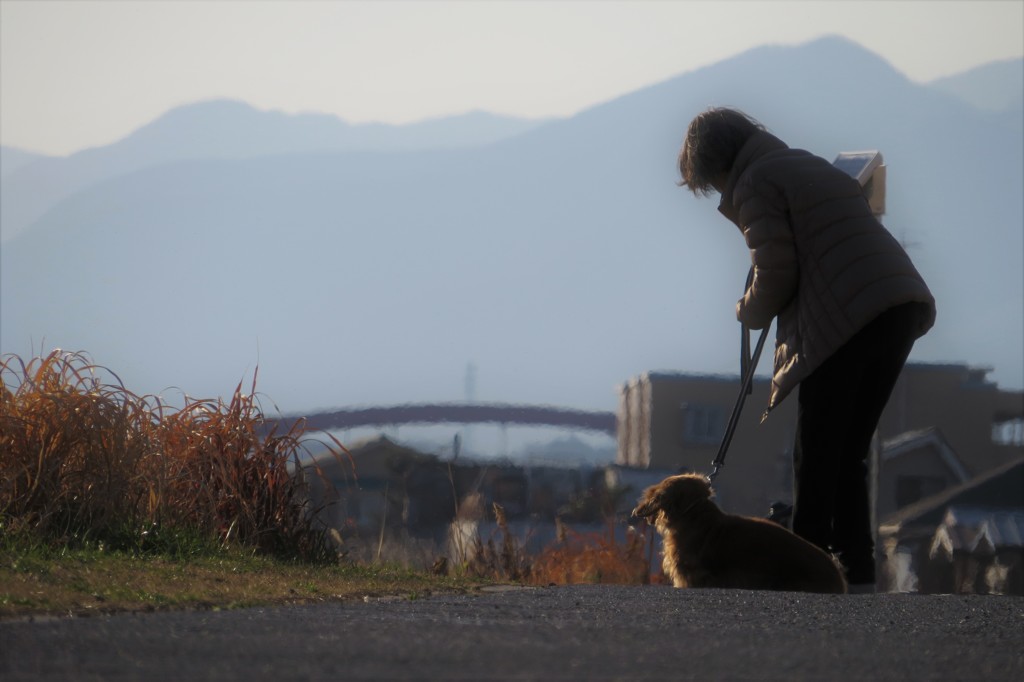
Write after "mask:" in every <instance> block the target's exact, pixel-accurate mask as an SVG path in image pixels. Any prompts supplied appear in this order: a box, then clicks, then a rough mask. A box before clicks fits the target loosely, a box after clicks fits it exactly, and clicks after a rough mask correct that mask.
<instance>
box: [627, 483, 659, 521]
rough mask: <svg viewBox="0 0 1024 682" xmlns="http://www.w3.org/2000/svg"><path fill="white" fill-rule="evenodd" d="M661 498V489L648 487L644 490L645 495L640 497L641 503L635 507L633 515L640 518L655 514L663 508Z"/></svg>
mask: <svg viewBox="0 0 1024 682" xmlns="http://www.w3.org/2000/svg"><path fill="white" fill-rule="evenodd" d="M661 498H662V496H661V490H654V489H653V488H648V489H647V490H645V491H644V494H643V497H641V498H640V504H638V505H637V506H636V508H635V509H633V516H636V517H638V518H647V517H648V516H654V515H655V514H657V513H658V511H659V510H660V509H661V502H662V499H661Z"/></svg>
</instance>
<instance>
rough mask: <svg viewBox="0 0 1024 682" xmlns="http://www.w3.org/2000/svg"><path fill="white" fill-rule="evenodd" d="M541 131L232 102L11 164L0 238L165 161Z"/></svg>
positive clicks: (509, 123)
mask: <svg viewBox="0 0 1024 682" xmlns="http://www.w3.org/2000/svg"><path fill="white" fill-rule="evenodd" d="M542 124H543V121H534V120H527V119H518V118H511V117H505V116H495V115H493V114H487V113H482V112H473V113H469V114H463V115H461V116H452V117H447V118H439V119H432V120H427V121H421V122H419V123H412V124H408V125H403V126H395V125H385V124H381V123H369V124H359V125H352V124H349V123H346V122H344V121H342V120H341V119H340V118H338V117H336V116H331V115H326V114H295V115H291V114H285V113H283V112H280V111H261V110H258V109H255V108H253V107H251V106H249V105H248V104H245V103H243V102H238V101H234V100H213V101H206V102H200V103H197V104H190V105H185V106H181V107H177V108H175V109H172V110H171V111H169V112H167V113H166V114H164V115H163V116H161V117H160V118H158V119H157V120H155V121H153V122H152V123H150V124H148V125H146V126H143V127H142V128H140V129H139V130H137V131H135V132H133V133H132V134H130V135H128V136H127V137H125V138H124V139H122V140H120V141H118V142H115V143H113V144H111V145H108V146H105V147H97V148H94V149H87V150H84V151H81V152H78V153H76V154H72V155H71V156H68V157H45V158H42V159H41V160H39V159H36V161H37V162H36V163H31V164H30V163H26V162H25V161H27V160H28V159H26V160H25V161H22V160H20V159H21V157H20V156H15V157H14V158H15V159H16V160H17V162H18V164H19V166H18V168H16V169H15V170H17V171H18V172H12V173H11V175H10V177H7V173H6V171H5V174H4V183H3V185H2V186H0V199H2V201H0V238H3V239H5V240H6V239H10V238H11V237H13V236H14V235H16V234H18V233H19V232H21V231H22V230H23V229H25V228H26V227H28V226H29V225H31V224H32V223H33V222H35V221H36V220H37V219H39V218H40V217H41V216H42V215H43V214H44V213H45V212H46V211H47V210H48V209H49V208H50V207H51V206H53V205H54V204H56V203H57V202H58V201H60V200H61V199H64V198H65V197H68V196H71V195H72V194H74V193H75V192H78V191H80V190H83V189H85V188H87V187H89V186H91V185H93V184H95V183H97V182H102V181H103V180H107V179H109V178H113V177H116V176H118V175H123V174H125V173H130V172H133V171H136V170H140V169H143V168H148V167H150V166H157V165H160V164H163V163H168V162H171V161H180V160H185V159H245V158H254V157H259V156H271V155H280V154H292V153H307V152H310V153H312V152H317V153H320V152H342V151H367V150H372V151H418V150H423V149H457V148H463V147H474V146H480V145H485V144H489V143H492V142H495V141H497V140H500V139H503V138H506V137H510V136H514V135H518V134H519V133H522V132H525V131H528V130H531V129H533V128H535V127H537V126H539V125H542ZM17 153H18V152H15V154H17Z"/></svg>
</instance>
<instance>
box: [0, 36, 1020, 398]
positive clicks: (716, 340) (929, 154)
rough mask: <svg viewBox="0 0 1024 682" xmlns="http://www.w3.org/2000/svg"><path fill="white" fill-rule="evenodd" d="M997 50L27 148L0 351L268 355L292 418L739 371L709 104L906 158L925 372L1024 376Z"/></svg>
mask: <svg viewBox="0 0 1024 682" xmlns="http://www.w3.org/2000/svg"><path fill="white" fill-rule="evenodd" d="M1018 66H1019V65H1018ZM992 67H993V68H992V69H986V68H983V69H979V70H975V71H974V72H973V75H972V74H971V72H969V73H967V74H964V75H963V77H962V78H958V79H957V78H954V79H944V82H943V83H939V84H937V85H932V84H917V83H914V82H912V81H910V80H909V79H907V78H906V77H905V76H904V75H902V74H901V73H899V72H898V71H896V70H895V69H894V68H893V67H892V66H891V65H890V64H888V63H887V62H886V61H884V60H883V59H881V58H880V57H878V56H877V55H875V54H873V53H871V52H869V51H867V50H865V49H864V48H862V47H861V46H859V45H857V44H855V43H852V42H850V41H848V40H845V39H841V38H834V37H830V38H824V39H819V40H816V41H813V42H809V43H806V44H803V45H799V46H795V47H794V46H788V47H782V46H765V47H761V48H756V49H754V50H751V51H749V52H746V53H743V54H741V55H738V56H736V57H734V58H731V59H728V60H725V61H722V62H719V63H717V64H714V65H711V66H708V67H705V68H701V69H698V70H695V71H690V72H686V73H682V74H681V75H679V76H677V77H675V78H672V79H669V80H667V81H664V82H662V83H659V84H656V85H653V86H650V87H647V88H644V89H641V90H638V91H635V92H631V93H627V94H624V95H623V96H621V97H618V98H616V99H614V100H611V101H609V102H605V103H603V104H600V105H598V106H595V107H592V108H590V109H588V110H586V111H583V112H581V113H580V114H578V115H576V116H573V117H571V118H566V119H561V120H548V121H521V120H516V119H502V118H500V117H493V116H490V115H487V114H474V115H469V116H466V117H459V118H454V119H450V120H439V121H433V122H427V123H424V124H419V125H418V126H408V127H407V126H399V127H394V126H392V127H388V126H380V127H375V126H370V127H357V126H349V125H348V124H345V123H344V122H341V121H340V120H338V119H335V118H333V117H328V116H316V115H303V116H290V115H286V114H281V113H279V112H264V111H257V110H255V109H253V108H252V107H250V106H248V105H246V104H244V103H241V102H230V101H215V102H204V103H198V104H195V105H190V106H185V107H181V108H178V109H175V110H172V111H171V112H169V113H168V114H166V115H165V116H163V117H161V118H160V119H158V120H157V121H154V122H153V123H151V124H150V125H148V126H146V127H143V128H142V129H140V130H138V131H136V132H135V133H133V134H132V135H130V136H128V137H127V138H125V139H124V140H122V141H120V142H117V143H115V144H112V145H109V146H106V147H101V148H96V149H91V150H87V151H84V152H80V153H78V154H74V155H71V156H69V157H64V158H53V157H45V158H36V157H31V156H30V157H28V158H25V157H24V156H18V157H15V156H9V150H8V149H4V150H3V152H2V153H3V158H4V164H5V165H4V169H3V177H2V182H0V192H2V216H0V217H2V222H0V227H2V230H3V236H4V240H3V244H2V249H0V265H2V269H0V302H2V306H0V351H2V352H5V353H9V352H15V353H18V354H21V355H22V356H23V357H28V356H30V355H34V354H36V353H38V352H40V351H41V350H44V349H46V350H48V349H49V348H52V347H55V346H59V347H62V348H65V349H69V350H85V351H87V352H89V353H90V355H91V356H92V357H93V359H94V360H95V361H96V362H97V363H99V364H102V365H105V366H108V367H110V368H111V369H112V370H114V371H115V372H117V374H118V375H119V376H120V377H121V379H122V380H124V382H125V385H126V386H127V387H128V388H130V389H132V390H133V391H136V392H140V393H156V392H164V391H166V389H168V388H169V387H181V389H182V390H185V391H187V392H188V393H189V394H190V395H196V396H207V395H210V396H215V395H224V394H225V393H227V392H229V391H230V390H231V389H232V388H233V387H234V385H235V384H236V383H238V381H239V380H242V379H245V378H247V377H251V376H252V374H253V373H254V372H255V371H256V368H257V367H258V374H259V376H258V385H257V388H258V390H260V391H261V392H262V393H264V394H265V395H266V396H268V397H269V398H270V399H271V400H272V401H273V403H274V404H275V405H276V406H277V407H278V408H279V409H281V410H282V411H285V412H296V411H303V410H313V409H317V408H320V407H330V406H342V405H363V404H391V403H402V402H420V401H445V400H458V399H460V398H462V397H463V393H464V390H465V387H464V383H463V379H464V375H465V370H466V366H467V363H473V364H474V365H475V367H476V368H477V377H478V386H477V389H476V392H477V396H478V397H479V399H481V400H495V401H508V402H525V403H548V404H556V405H562V406H568V407H575V408H580V409H609V410H613V409H615V406H616V401H617V396H616V390H615V389H616V385H617V384H619V383H622V382H624V381H626V380H628V379H629V378H630V377H632V376H634V375H636V374H639V373H641V372H643V371H647V370H679V371H693V372H708V373H735V372H737V371H738V364H739V358H738V354H739V352H738V351H739V338H738V336H739V327H738V324H737V323H736V321H735V318H734V305H735V301H736V299H737V298H738V297H739V296H740V294H741V293H742V288H743V281H744V277H745V275H746V270H747V267H748V265H749V257H748V255H747V250H746V247H745V245H744V243H743V240H742V237H741V235H740V234H739V233H738V231H737V230H736V229H735V227H732V226H730V224H729V223H728V222H727V221H725V220H723V219H722V218H721V216H719V215H718V214H717V211H716V210H715V209H716V201H715V200H714V199H705V200H697V199H695V198H694V197H692V196H691V195H690V193H689V192H687V191H686V190H684V189H681V188H680V187H678V186H677V185H676V181H677V179H678V173H677V171H676V169H675V162H676V156H677V153H678V149H679V144H680V142H681V140H682V135H683V133H684V131H685V128H686V125H687V123H688V121H689V120H690V119H691V118H692V117H693V115H695V114H696V113H698V112H699V111H701V110H702V109H704V108H706V107H708V106H711V105H731V106H737V107H740V108H742V109H744V110H745V111H747V112H748V113H750V114H752V115H754V116H755V117H757V118H758V119H759V120H761V121H762V122H763V123H765V125H767V126H768V128H769V129H770V130H771V131H772V132H774V133H775V134H777V135H779V136H780V137H781V138H782V139H783V140H785V141H786V142H788V143H789V144H790V145H791V146H795V147H802V148H805V149H809V150H812V151H814V152H815V153H817V154H819V155H821V156H824V157H826V158H833V157H834V156H835V155H836V154H837V153H838V152H840V151H844V150H861V149H878V150H881V151H882V153H883V155H884V158H885V162H886V165H887V168H888V185H887V214H886V216H885V217H884V222H885V223H886V224H887V225H888V226H889V228H890V229H891V230H892V232H893V233H894V234H895V235H896V236H897V238H899V239H901V240H902V241H903V242H904V243H905V245H906V246H907V249H908V251H909V253H910V254H911V257H912V258H913V259H914V260H915V263H916V264H917V265H918V267H919V269H920V270H921V272H922V274H923V275H924V276H925V278H926V280H927V281H928V283H929V285H930V287H931V288H932V290H933V292H934V293H935V295H936V298H937V300H938V310H939V315H938V321H937V324H936V327H935V328H934V329H933V331H932V332H931V333H929V335H928V336H926V337H924V338H923V339H922V340H921V341H920V342H919V343H918V346H917V347H916V348H915V352H914V355H913V356H912V359H915V360H918V361H928V362H963V363H967V364H970V365H972V366H990V367H992V368H994V369H993V372H992V374H991V377H992V378H993V379H995V380H997V381H998V382H999V383H1000V385H1003V386H1007V387H1012V388H1020V387H1021V386H1022V385H1024V358H1022V355H1024V354H1022V348H1024V305H1022V303H1024V276H1022V273H1024V262H1022V261H1024V229H1022V226H1024V199H1022V192H1021V187H1022V186H1024V177H1022V169H1024V130H1022V128H1024V125H1022V122H1024V115H1022V114H1021V111H1020V105H1019V100H1015V99H1014V98H1012V97H1010V98H1004V100H1005V101H1003V102H1002V103H1001V104H1000V103H998V102H999V101H1000V100H998V98H993V97H989V98H988V99H981V100H980V99H978V98H979V95H978V94H977V93H976V92H975V91H978V90H979V89H980V91H986V92H988V91H992V92H998V91H999V90H1000V89H1003V90H1005V89H1007V88H1009V89H1010V90H1011V91H1013V88H1016V91H1017V92H1019V91H1020V85H1021V84H1020V82H1019V79H1018V81H1017V82H1016V83H1014V81H1013V79H1014V78H1017V76H1016V75H1015V74H1019V73H1020V71H1019V68H1018V70H1017V71H1013V70H1012V69H1009V70H1007V69H1003V67H1002V66H1001V65H998V64H997V65H992ZM1000 69H1002V70H1001V71H1000ZM993 71H999V72H1000V73H1002V74H1003V75H999V74H996V75H995V76H992V72H993ZM986 79H988V80H989V81H991V82H995V83H996V84H995V85H992V84H991V82H990V83H989V84H988V85H983V86H982V85H979V82H981V81H984V80H986ZM971 93H974V94H971ZM993 102H996V104H993ZM7 159H12V163H11V164H8V161H7ZM12 164H13V165H12ZM766 355H767V354H766ZM761 371H762V372H766V371H768V363H767V362H766V361H762V365H761Z"/></svg>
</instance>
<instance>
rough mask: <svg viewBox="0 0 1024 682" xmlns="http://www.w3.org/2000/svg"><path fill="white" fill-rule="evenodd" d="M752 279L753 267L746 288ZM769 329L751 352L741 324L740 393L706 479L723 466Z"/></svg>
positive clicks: (768, 327) (748, 339) (745, 327)
mask: <svg viewBox="0 0 1024 682" xmlns="http://www.w3.org/2000/svg"><path fill="white" fill-rule="evenodd" d="M753 281H754V268H750V272H749V273H748V274H747V289H749V288H750V285H751V284H752V283H753ZM770 329H771V324H770V323H769V324H768V325H767V326H766V327H765V328H764V329H762V330H761V336H760V337H758V339H757V344H756V345H755V346H754V352H753V353H751V352H750V329H748V328H747V325H743V326H742V328H741V329H740V332H741V336H740V378H741V380H742V382H741V385H740V395H739V397H738V398H737V400H736V406H735V407H733V409H732V415H730V417H729V423H728V424H727V425H726V427H725V435H724V436H722V443H721V445H719V446H718V455H716V456H715V459H714V461H713V462H711V474H710V475H709V476H708V481H713V480H715V476H718V472H719V471H721V469H722V467H723V466H725V453H726V452H728V450H729V443H730V442H732V436H733V434H734V433H735V432H736V425H737V424H739V421H740V413H741V412H742V411H743V403H744V401H745V400H746V399H747V396H748V395H750V394H751V393H753V392H754V371H755V370H756V369H757V361H758V360H759V359H760V358H761V351H762V350H763V349H764V343H765V341H766V340H767V338H768V330H770Z"/></svg>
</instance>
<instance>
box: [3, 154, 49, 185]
mask: <svg viewBox="0 0 1024 682" xmlns="http://www.w3.org/2000/svg"><path fill="white" fill-rule="evenodd" d="M44 158H46V156H45V155H43V154H37V153H35V152H30V151H27V150H25V149H18V148H17V147H0V178H7V176H8V175H10V174H12V173H13V172H14V171H16V170H18V169H19V168H23V167H25V166H27V165H29V164H30V163H34V162H36V161H38V160H40V159H44Z"/></svg>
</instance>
